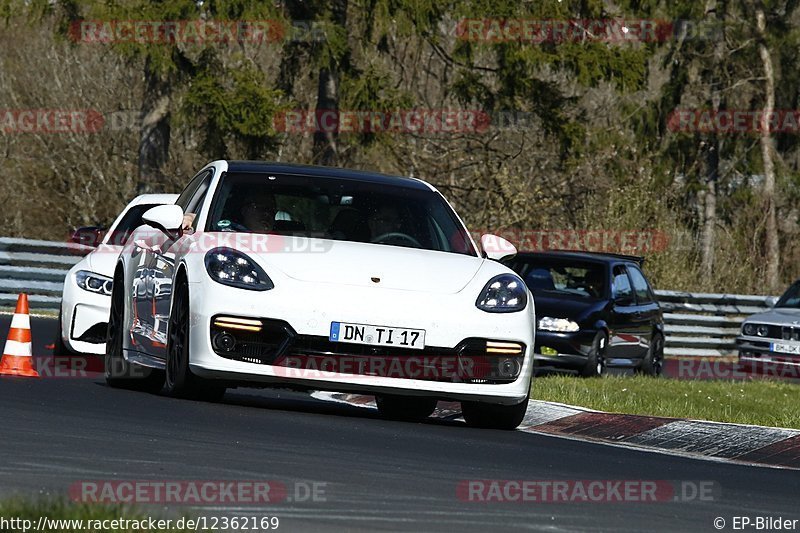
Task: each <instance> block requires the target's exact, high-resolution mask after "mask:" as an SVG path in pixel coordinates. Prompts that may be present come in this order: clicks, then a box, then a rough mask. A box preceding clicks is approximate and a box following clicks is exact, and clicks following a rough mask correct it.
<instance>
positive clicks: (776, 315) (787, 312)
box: [745, 307, 800, 324]
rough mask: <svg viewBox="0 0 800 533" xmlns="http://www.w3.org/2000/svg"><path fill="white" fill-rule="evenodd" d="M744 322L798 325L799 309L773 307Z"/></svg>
mask: <svg viewBox="0 0 800 533" xmlns="http://www.w3.org/2000/svg"><path fill="white" fill-rule="evenodd" d="M745 321H746V322H763V323H766V324H791V323H793V322H795V321H796V322H798V323H799V324H800V309H797V308H792V307H774V308H772V309H770V310H769V311H766V312H764V313H758V314H756V315H751V316H749V317H747V318H746V319H745Z"/></svg>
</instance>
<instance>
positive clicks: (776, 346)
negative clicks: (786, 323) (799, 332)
mask: <svg viewBox="0 0 800 533" xmlns="http://www.w3.org/2000/svg"><path fill="white" fill-rule="evenodd" d="M769 349H770V351H773V352H782V353H793V354H798V355H800V344H783V343H780V342H773V343H771V344H770V345H769Z"/></svg>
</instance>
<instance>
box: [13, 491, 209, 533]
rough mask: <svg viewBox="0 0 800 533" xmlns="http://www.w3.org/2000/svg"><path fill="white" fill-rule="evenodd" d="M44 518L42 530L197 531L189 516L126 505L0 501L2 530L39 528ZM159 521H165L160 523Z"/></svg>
mask: <svg viewBox="0 0 800 533" xmlns="http://www.w3.org/2000/svg"><path fill="white" fill-rule="evenodd" d="M40 517H45V521H44V522H43V523H42V524H41V526H42V529H41V530H40V532H41V531H44V532H47V531H54V532H56V531H57V532H58V533H73V532H74V533H78V532H82V533H86V532H87V531H96V532H103V533H108V532H115V531H116V532H135V533H142V532H143V531H159V532H170V531H172V532H178V531H181V532H184V531H186V532H188V531H194V529H190V528H188V527H186V525H185V524H186V518H171V519H167V518H162V517H157V516H155V515H154V514H150V515H148V514H147V513H145V512H143V511H141V510H137V509H135V508H133V507H129V506H124V505H100V504H87V503H75V502H71V501H69V500H62V499H55V498H42V499H34V500H30V499H24V498H11V499H6V500H2V501H0V532H6V531H7V532H9V533H10V532H14V533H20V532H22V531H36V528H37V527H38V526H39V525H40V522H39V520H40ZM159 520H162V522H161V523H160V524H159V523H158V522H159ZM167 520H169V522H167ZM180 520H183V527H179V525H180V524H179V521H180ZM114 521H116V522H114ZM161 526H165V527H163V528H162V527H161Z"/></svg>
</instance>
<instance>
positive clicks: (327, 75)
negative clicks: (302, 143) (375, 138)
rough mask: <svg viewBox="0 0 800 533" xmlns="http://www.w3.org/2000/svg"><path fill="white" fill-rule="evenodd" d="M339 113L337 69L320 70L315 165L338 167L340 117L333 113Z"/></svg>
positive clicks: (315, 134) (315, 133)
mask: <svg viewBox="0 0 800 533" xmlns="http://www.w3.org/2000/svg"><path fill="white" fill-rule="evenodd" d="M338 111H339V76H338V71H337V70H336V67H334V68H332V69H331V68H321V69H320V70H319V90H318V92H317V109H316V114H317V124H318V125H319V127H318V129H317V131H316V132H314V163H316V164H318V165H327V166H336V163H337V162H338V160H339V147H338V139H339V132H338V128H339V126H338V116H336V117H335V118H334V119H331V118H330V117H332V116H334V115H332V113H334V112H335V113H337V115H338Z"/></svg>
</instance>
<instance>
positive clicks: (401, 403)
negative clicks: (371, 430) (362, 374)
mask: <svg viewBox="0 0 800 533" xmlns="http://www.w3.org/2000/svg"><path fill="white" fill-rule="evenodd" d="M375 403H376V404H377V405H378V412H379V413H380V414H381V416H382V417H383V418H387V419H389V420H404V421H407V422H414V421H420V420H424V419H426V418H428V417H429V416H431V415H432V414H433V411H434V409H436V404H437V403H438V402H437V401H436V399H435V398H418V397H414V396H376V397H375Z"/></svg>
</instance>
